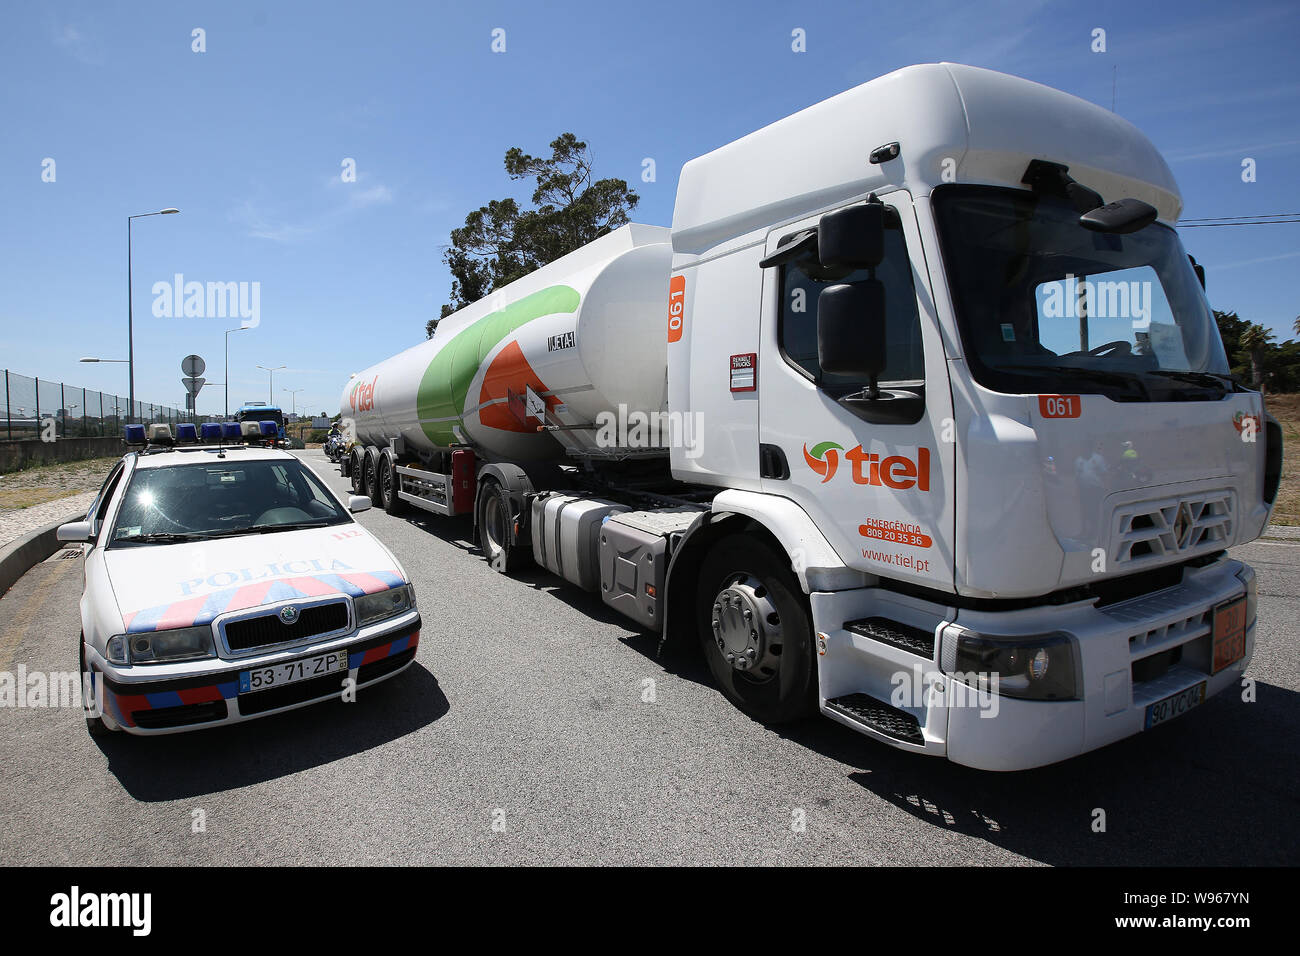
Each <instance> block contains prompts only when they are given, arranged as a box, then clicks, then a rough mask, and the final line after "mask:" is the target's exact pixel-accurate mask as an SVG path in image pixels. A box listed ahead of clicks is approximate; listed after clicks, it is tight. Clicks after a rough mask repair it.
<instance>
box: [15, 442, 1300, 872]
mask: <svg viewBox="0 0 1300 956" xmlns="http://www.w3.org/2000/svg"><path fill="white" fill-rule="evenodd" d="M303 456H304V457H305V458H306V459H307V460H308V461H309V462H310V463H311V464H312V466H313V467H314V468H315V469H316V470H317V471H318V473H320V474H322V475H324V476H328V477H330V478H331V480H332V482H333V484H334V485H335V486H336V487H339V488H340V489H341V488H343V487H344V482H343V480H342V479H341V478H339V477H338V476H337V474H336V469H334V468H333V467H332V466H330V464H329V463H328V461H326V460H325V459H324V458H323V457H321V455H320V453H319V452H318V451H312V452H306V453H303ZM359 518H360V520H361V522H362V523H363V524H364V525H366V526H367V527H369V528H370V529H371V530H372V531H374V532H375V533H376V534H377V535H378V536H379V537H380V538H381V539H382V540H383V541H385V542H386V543H387V544H388V545H389V546H390V547H391V548H392V549H393V550H394V552H395V553H396V554H397V555H398V556H399V558H400V559H401V560H402V561H403V563H404V564H405V566H406V568H407V570H408V571H409V572H410V574H411V575H412V577H413V580H414V581H415V584H416V587H417V590H418V594H419V601H420V608H421V611H422V614H423V617H424V629H423V633H422V639H421V642H420V650H419V656H418V658H417V660H416V663H415V665H413V666H412V667H411V668H410V669H408V670H407V671H406V672H405V673H404V674H402V675H400V676H398V677H396V678H394V679H392V680H391V681H388V682H386V683H385V684H383V685H380V686H379V687H376V688H375V689H373V690H371V691H369V692H368V693H367V692H364V691H363V692H362V694H361V695H360V700H359V702H358V703H356V704H343V703H328V704H324V705H320V706H317V707H312V708H308V709H305V710H300V711H296V712H294V713H291V714H286V715H281V716H277V717H270V718H265V719H261V720H257V721H253V722H250V723H247V724H244V725H241V726H238V727H231V728H225V729H220V730H215V731H204V732H200V733H193V734H183V735H176V736H170V737H162V738H131V737H126V736H124V735H119V736H116V737H113V738H110V739H108V740H107V741H105V742H103V743H99V742H97V741H94V740H92V739H91V738H90V737H89V736H88V735H87V734H86V732H85V729H84V726H83V722H82V718H81V715H80V713H79V711H77V710H74V709H26V708H24V709H15V708H0V864H73V865H83V864H102V865H120V864H167V863H193V864H224V863H250V864H264V863H275V864H279V863H309V864H333V863H360V864H367V863H378V864H384V863H404V864H407V863H409V864H416V863H435V864H476V863H478V864H517V863H525V864H550V863H578V864H598V863H617V864H635V863H815V864H843V863H856V864H877V863H892V864H908V865H951V864H965V863H975V864H1060V865H1077V864H1093V865H1110V864H1138V865H1142V864H1188V865H1215V864H1290V865H1295V864H1296V863H1297V862H1300V796H1298V795H1300V762H1298V761H1297V756H1296V755H1297V754H1298V753H1300V695H1298V694H1297V690H1300V655H1298V654H1297V652H1296V646H1297V644H1296V641H1297V637H1298V628H1297V623H1296V622H1297V619H1300V544H1277V543H1262V544H1260V543H1257V544H1254V545H1250V546H1248V547H1244V548H1240V549H1238V552H1239V555H1240V556H1241V557H1242V558H1243V559H1246V560H1248V561H1250V562H1251V563H1252V564H1254V565H1255V567H1256V568H1257V570H1258V571H1259V575H1260V611H1259V613H1260V629H1259V638H1258V642H1257V647H1256V652H1255V657H1254V660H1253V662H1252V663H1251V665H1250V667H1249V670H1248V672H1247V674H1248V676H1249V677H1252V678H1254V680H1255V681H1256V693H1257V699H1256V700H1255V702H1253V703H1247V702H1243V701H1242V700H1241V699H1240V696H1239V695H1236V694H1231V695H1230V694H1222V695H1220V696H1219V697H1217V698H1214V699H1212V700H1211V701H1209V702H1207V703H1206V704H1205V705H1204V706H1202V707H1201V708H1199V709H1197V710H1196V711H1193V712H1192V713H1190V714H1188V715H1187V716H1185V717H1182V718H1179V719H1178V720H1175V721H1173V722H1172V723H1170V724H1168V725H1166V726H1164V727H1162V728H1159V729H1157V730H1154V731H1151V732H1149V733H1146V734H1141V735H1138V736H1137V737H1136V738H1132V739H1129V740H1127V741H1124V742H1121V743H1120V744H1117V745H1115V746H1112V747H1109V748H1106V749H1104V750H1102V751H1098V752H1095V753H1092V754H1088V755H1085V756H1083V757H1080V758H1077V759H1075V760H1072V761H1068V762H1066V763H1064V764H1059V765H1056V766H1054V767H1049V768H1045V769H1042V770H1037V771H1031V772H1027V773H1020V774H1012V775H996V774H987V773H980V772H978V771H972V770H967V769H965V768H961V767H957V766H953V765H950V764H948V763H945V762H942V761H939V760H935V759H932V758H924V757H917V756H913V755H909V754H902V753H899V752H896V751H893V750H891V749H889V748H887V747H884V746H881V745H878V744H876V743H873V742H872V741H869V740H867V739H865V738H863V737H860V736H858V735H857V734H854V733H853V732H852V731H849V730H848V729H846V728H842V727H840V726H839V725H837V724H833V723H831V722H830V721H828V720H824V719H817V720H813V721H810V722H808V723H806V724H803V725H800V726H797V727H794V728H791V729H786V730H783V731H777V730H772V729H767V728H764V727H762V726H761V725H758V724H755V723H753V722H751V721H750V720H749V719H748V718H746V717H744V716H743V715H742V714H740V713H739V712H737V711H736V710H734V709H733V708H731V707H730V706H729V705H728V704H727V703H726V702H725V701H724V700H723V698H722V697H721V696H719V694H718V693H717V692H716V691H715V690H714V689H713V688H712V687H711V686H710V684H709V680H708V677H707V673H706V672H705V671H704V669H703V666H702V665H701V664H700V663H698V662H695V661H692V660H684V661H681V660H668V661H664V660H661V659H659V658H658V657H657V656H656V646H657V641H656V640H655V639H654V638H652V637H650V636H648V635H644V634H641V633H639V632H637V631H635V630H634V629H632V628H630V627H628V626H627V625H626V624H625V623H624V622H623V619H622V618H620V617H617V616H615V615H614V614H612V613H611V612H608V611H607V610H606V609H605V608H604V606H603V605H602V604H601V603H600V601H599V599H598V598H597V597H595V596H592V595H588V594H586V593H584V592H582V591H579V590H577V589H575V588H572V587H569V586H568V585H564V586H560V585H559V584H557V583H556V581H555V580H554V579H552V578H551V577H549V576H548V575H545V574H543V573H541V572H538V571H529V572H526V573H524V574H521V575H519V576H518V577H516V578H504V577H502V576H500V575H498V574H496V573H495V572H493V571H492V570H491V569H490V568H489V567H488V566H487V565H486V564H485V563H484V562H483V561H482V559H481V558H480V556H479V555H478V554H477V552H475V551H474V550H473V549H472V547H471V546H470V544H469V542H468V538H469V534H470V526H469V523H468V521H467V520H450V521H449V520H446V519H439V518H433V517H429V518H421V517H416V518H408V519H394V518H390V517H388V516H387V515H385V514H383V513H382V512H380V511H377V510H376V511H371V512H368V513H365V514H362V515H360V516H359ZM80 589H81V569H80V561H66V560H65V561H51V562H47V563H45V564H42V565H39V566H37V567H36V568H34V569H33V570H32V571H31V572H30V573H28V574H27V575H26V577H24V578H23V579H22V581H20V582H19V583H18V584H17V585H15V587H14V588H13V589H12V590H11V591H10V592H9V593H8V594H7V595H5V597H4V598H3V600H0V671H11V672H13V671H15V670H16V669H17V667H18V665H19V664H23V665H25V666H26V667H27V669H28V670H29V671H31V670H37V669H40V670H71V669H74V668H75V667H76V663H75V662H76V659H77V658H76V641H77V634H78V630H79V621H78V610H77V601H78V598H79V595H80ZM647 681H652V682H653V685H649V684H647V683H646V682H647ZM649 686H653V692H654V693H653V701H647V700H646V699H645V697H646V696H647V694H646V690H647V688H648V687H649ZM1098 808H1100V809H1102V810H1104V811H1105V819H1106V829H1105V832H1101V833H1099V832H1094V829H1093V826H1092V824H1093V820H1094V810H1095V809H1098ZM799 819H802V820H803V821H804V825H805V826H804V829H803V830H802V831H798V830H796V828H795V827H794V826H792V824H793V823H795V821H797V820H799ZM196 820H201V821H202V823H203V825H204V826H203V827H202V828H201V829H200V832H195V830H196V829H199V828H197V827H196V825H195V821H196ZM494 823H495V824H496V826H495V828H494ZM502 823H504V826H502Z"/></svg>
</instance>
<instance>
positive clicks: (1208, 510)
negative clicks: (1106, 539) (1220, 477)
mask: <svg viewBox="0 0 1300 956" xmlns="http://www.w3.org/2000/svg"><path fill="white" fill-rule="evenodd" d="M1233 505H1234V501H1233V493H1232V491H1230V490H1228V489H1219V490H1217V491H1207V492H1197V493H1195V494H1190V495H1182V496H1179V497H1176V498H1175V497H1171V498H1163V499H1161V500H1159V501H1140V502H1134V503H1132V504H1125V505H1120V506H1119V507H1118V508H1116V509H1115V513H1114V518H1113V520H1112V525H1111V527H1112V535H1113V537H1112V539H1111V540H1112V541H1113V545H1112V547H1111V561H1112V562H1113V563H1114V564H1117V565H1127V564H1135V563H1139V562H1141V561H1143V559H1152V560H1155V561H1158V560H1160V559H1166V558H1170V557H1190V556H1192V555H1194V554H1199V553H1201V552H1203V551H1215V550H1219V549H1221V548H1224V547H1226V546H1227V545H1228V544H1229V543H1230V542H1231V540H1232V534H1233V525H1232V522H1233V514H1234V511H1235V509H1234V507H1233Z"/></svg>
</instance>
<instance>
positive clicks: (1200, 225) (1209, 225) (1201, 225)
mask: <svg viewBox="0 0 1300 956" xmlns="http://www.w3.org/2000/svg"><path fill="white" fill-rule="evenodd" d="M1286 222H1300V219H1262V220H1260V221H1259V222H1194V223H1186V222H1180V223H1178V228H1179V229H1214V228H1216V227H1218V226H1276V225H1278V224H1280V223H1286Z"/></svg>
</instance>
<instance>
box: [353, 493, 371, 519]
mask: <svg viewBox="0 0 1300 956" xmlns="http://www.w3.org/2000/svg"><path fill="white" fill-rule="evenodd" d="M370 505H371V502H370V499H369V498H368V497H367V496H366V495H352V496H350V497H349V498H348V511H351V512H352V513H353V514H356V513H357V512H358V511H369V510H370Z"/></svg>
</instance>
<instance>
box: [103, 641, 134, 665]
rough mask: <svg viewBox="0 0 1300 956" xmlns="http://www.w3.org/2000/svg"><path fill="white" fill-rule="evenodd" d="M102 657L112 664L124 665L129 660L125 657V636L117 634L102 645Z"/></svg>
mask: <svg viewBox="0 0 1300 956" xmlns="http://www.w3.org/2000/svg"><path fill="white" fill-rule="evenodd" d="M104 656H105V657H107V658H108V659H109V660H110V661H112V662H113V663H114V664H126V663H128V662H129V660H130V658H128V657H127V655H126V635H125V634H117V635H115V636H113V637H110V638H109V639H108V643H107V644H105V645H104Z"/></svg>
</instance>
